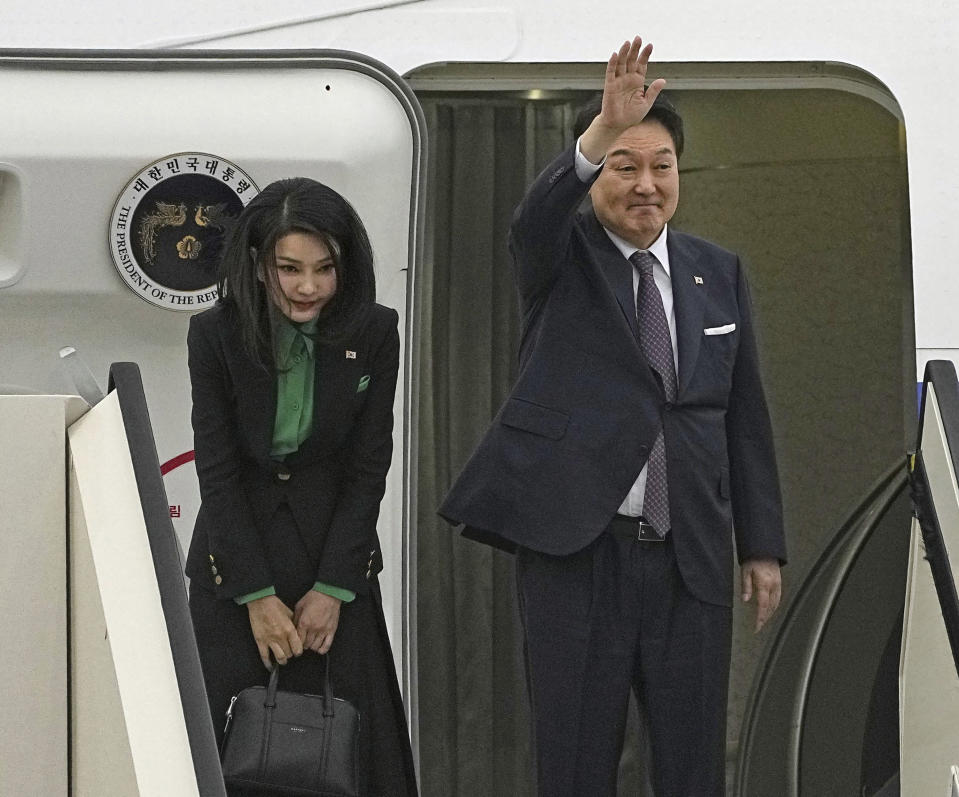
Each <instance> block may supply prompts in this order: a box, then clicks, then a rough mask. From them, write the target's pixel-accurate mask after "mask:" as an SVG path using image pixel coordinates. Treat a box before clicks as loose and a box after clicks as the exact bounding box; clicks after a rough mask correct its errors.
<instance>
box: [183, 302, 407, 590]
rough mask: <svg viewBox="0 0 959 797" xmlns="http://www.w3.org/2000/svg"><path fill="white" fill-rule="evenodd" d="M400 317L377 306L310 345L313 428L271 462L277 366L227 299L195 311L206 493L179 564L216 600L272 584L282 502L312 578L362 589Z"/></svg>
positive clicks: (376, 562) (373, 557) (197, 414)
mask: <svg viewBox="0 0 959 797" xmlns="http://www.w3.org/2000/svg"><path fill="white" fill-rule="evenodd" d="M397 324H398V315H397V313H396V311H395V310H392V309H390V308H388V307H383V306H382V305H374V306H373V309H372V311H371V312H370V313H369V315H368V319H367V321H366V323H365V324H364V325H363V326H362V327H361V328H360V329H359V330H358V331H357V332H355V333H354V334H353V335H352V336H351V337H349V338H348V339H346V340H344V341H343V342H342V343H337V344H335V345H334V344H318V345H317V346H316V349H315V354H316V382H315V390H314V417H313V432H312V434H311V435H310V437H309V438H308V439H307V440H305V441H304V442H303V444H302V445H301V446H300V449H299V451H297V452H296V453H294V454H291V455H289V456H288V457H287V458H286V461H285V462H284V463H278V462H276V461H274V460H272V459H271V458H270V447H271V444H272V437H273V424H274V418H275V415H276V378H275V375H274V374H273V373H271V372H268V371H267V370H265V369H264V368H262V367H260V366H258V365H255V364H254V363H253V361H252V360H251V359H250V357H249V356H248V355H247V354H245V353H244V349H243V346H242V344H241V341H240V330H239V324H238V323H237V320H236V318H235V311H234V310H233V309H232V307H231V306H230V305H228V304H224V303H218V304H217V305H215V306H214V307H212V308H211V309H209V310H206V311H205V312H202V313H199V314H197V315H195V316H194V317H193V318H191V319H190V331H189V335H188V338H187V346H188V351H189V367H190V381H191V384H192V391H193V415H192V420H193V439H194V449H195V451H196V470H197V476H198V478H199V481H200V498H201V505H200V510H199V513H198V515H197V519H196V525H195V526H194V530H193V540H192V542H191V544H190V552H189V554H188V556H187V564H186V574H187V575H188V576H189V577H190V579H191V580H192V581H193V583H197V584H198V585H199V586H205V587H207V588H209V589H213V590H215V591H216V594H217V597H218V598H234V597H236V596H238V595H245V594H247V593H250V592H254V591H256V590H259V589H262V588H264V587H267V586H270V585H271V584H274V583H275V582H274V575H273V574H272V573H271V571H270V565H269V564H268V562H267V558H266V556H265V553H264V545H263V540H264V539H265V538H264V535H266V534H269V533H270V526H269V521H270V519H271V517H272V516H273V514H274V512H275V511H276V509H277V507H278V506H279V505H280V504H282V503H284V502H285V503H287V504H288V505H289V507H290V511H291V512H292V515H293V518H294V520H295V521H296V523H297V526H298V527H299V529H300V533H301V535H302V536H303V538H304V541H305V543H306V545H307V547H308V549H309V552H310V554H311V555H312V557H313V560H314V561H317V562H319V566H318V568H317V572H316V580H317V581H322V582H324V583H326V584H331V585H334V586H337V587H343V588H345V589H350V590H353V591H354V592H356V593H364V592H366V590H367V589H368V582H369V578H370V577H371V571H372V573H375V572H377V571H378V570H380V569H382V564H381V557H380V555H379V542H378V539H377V535H376V520H377V516H378V514H379V506H380V499H381V498H382V497H383V492H384V490H385V486H386V473H387V471H388V470H389V467H390V459H391V456H392V451H393V397H394V393H395V390H396V378H397V372H398V370H399V335H398V331H397ZM274 565H275V563H274Z"/></svg>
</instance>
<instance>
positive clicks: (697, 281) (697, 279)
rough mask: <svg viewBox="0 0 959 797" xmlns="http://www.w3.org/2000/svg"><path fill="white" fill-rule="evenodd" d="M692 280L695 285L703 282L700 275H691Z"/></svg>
mask: <svg viewBox="0 0 959 797" xmlns="http://www.w3.org/2000/svg"><path fill="white" fill-rule="evenodd" d="M693 282H695V283H696V284H697V285H702V284H703V278H702V277H693Z"/></svg>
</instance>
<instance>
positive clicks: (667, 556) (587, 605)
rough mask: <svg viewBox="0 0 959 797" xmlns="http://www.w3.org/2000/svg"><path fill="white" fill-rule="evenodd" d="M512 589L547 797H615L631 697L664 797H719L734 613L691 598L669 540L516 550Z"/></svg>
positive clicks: (604, 537)
mask: <svg viewBox="0 0 959 797" xmlns="http://www.w3.org/2000/svg"><path fill="white" fill-rule="evenodd" d="M517 586H518V591H519V602H520V612H521V616H522V620H523V626H524V631H525V653H526V665H527V679H528V686H529V694H530V698H531V701H532V712H533V726H534V746H535V749H536V758H537V771H538V779H539V791H538V793H539V795H540V797H607V795H608V797H615V794H616V773H617V767H618V764H619V758H620V754H621V751H622V746H623V737H624V733H625V727H626V713H627V707H628V701H629V691H630V689H632V690H633V691H634V693H635V695H636V697H637V701H638V704H639V706H640V711H641V714H642V715H643V719H644V721H645V724H646V732H647V735H648V738H649V740H650V747H651V752H652V762H651V768H652V772H651V776H652V777H651V780H652V782H653V785H654V788H655V791H656V795H657V797H721V796H722V795H723V794H724V793H725V771H724V770H725V766H724V765H725V741H726V739H725V736H726V733H725V731H726V695H727V682H728V675H729V656H730V640H731V609H730V608H729V607H727V606H718V605H714V604H710V603H704V602H701V601H699V600H698V599H696V598H694V597H693V596H692V595H691V594H690V593H689V591H688V590H687V589H686V587H685V585H684V584H683V580H682V576H681V575H680V573H679V569H678V567H677V565H676V560H675V555H674V551H673V545H672V541H671V539H670V536H667V537H666V540H665V541H663V542H640V541H634V540H629V539H624V538H622V537H615V536H613V535H612V534H611V533H609V532H608V531H607V532H604V533H603V534H601V535H600V536H599V538H597V540H596V541H595V542H593V543H592V544H590V545H589V546H588V547H586V548H585V549H583V550H582V551H579V552H577V553H575V554H573V555H571V556H550V555H547V554H542V553H538V552H535V551H531V550H529V549H520V551H519V552H518V553H517Z"/></svg>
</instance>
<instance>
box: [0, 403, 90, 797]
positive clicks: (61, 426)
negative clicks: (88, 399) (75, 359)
mask: <svg viewBox="0 0 959 797" xmlns="http://www.w3.org/2000/svg"><path fill="white" fill-rule="evenodd" d="M81 406H85V405H83V402H82V401H80V400H79V399H76V398H73V397H69V396H0V496H2V499H0V585H2V586H0V618H2V634H3V642H2V644H0V673H2V678H0V706H2V707H3V710H2V716H3V717H5V718H6V720H7V728H6V730H5V731H4V732H0V795H4V796H5V795H11V797H12V795H32V794H37V795H51V796H54V795H66V789H67V739H68V728H67V631H66V626H67V592H66V572H67V571H66V563H67V560H66V498H67V496H66V423H65V419H66V418H67V417H69V418H70V420H73V417H75V414H77V413H79V412H80V407H81Z"/></svg>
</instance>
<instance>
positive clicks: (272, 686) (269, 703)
mask: <svg viewBox="0 0 959 797" xmlns="http://www.w3.org/2000/svg"><path fill="white" fill-rule="evenodd" d="M321 655H322V654H321ZM323 664H324V667H323V716H324V717H332V716H334V715H335V709H334V705H333V686H332V683H331V681H330V657H329V655H328V654H327V655H323ZM279 687H280V665H279V664H276V663H275V662H274V664H273V670H272V671H271V672H270V683H269V684H268V685H267V687H266V696H265V697H264V699H263V706H264V707H265V708H275V707H276V692H277V689H279Z"/></svg>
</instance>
